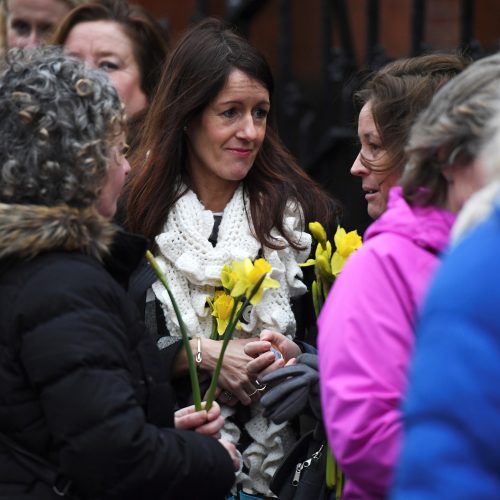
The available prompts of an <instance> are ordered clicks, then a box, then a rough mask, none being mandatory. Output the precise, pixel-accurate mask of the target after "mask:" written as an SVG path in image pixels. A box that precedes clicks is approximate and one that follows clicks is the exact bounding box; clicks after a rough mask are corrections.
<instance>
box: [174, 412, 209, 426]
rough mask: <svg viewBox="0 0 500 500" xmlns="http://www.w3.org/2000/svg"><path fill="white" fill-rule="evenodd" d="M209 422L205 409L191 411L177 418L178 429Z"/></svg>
mask: <svg viewBox="0 0 500 500" xmlns="http://www.w3.org/2000/svg"><path fill="white" fill-rule="evenodd" d="M206 422H207V412H206V411H205V410H202V411H197V412H195V413H189V414H188V415H184V416H182V417H179V418H176V419H175V427H176V428H177V429H195V428H197V427H199V426H200V425H203V424H205V423H206Z"/></svg>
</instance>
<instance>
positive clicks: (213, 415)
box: [207, 401, 220, 422]
mask: <svg viewBox="0 0 500 500" xmlns="http://www.w3.org/2000/svg"><path fill="white" fill-rule="evenodd" d="M219 416H220V406H219V403H217V401H214V402H213V403H212V407H211V408H210V410H208V413H207V420H208V421H209V422H211V421H212V420H215V419H217V418H218V417H219Z"/></svg>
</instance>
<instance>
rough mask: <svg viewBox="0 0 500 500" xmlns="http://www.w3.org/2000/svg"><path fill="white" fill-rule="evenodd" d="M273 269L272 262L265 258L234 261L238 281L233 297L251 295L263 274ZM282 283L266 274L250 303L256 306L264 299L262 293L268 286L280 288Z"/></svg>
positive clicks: (232, 293)
mask: <svg viewBox="0 0 500 500" xmlns="http://www.w3.org/2000/svg"><path fill="white" fill-rule="evenodd" d="M271 269H272V267H271V264H269V262H267V261H266V260H265V259H257V260H256V261H255V263H252V261H251V260H250V259H249V258H246V259H243V260H241V261H234V262H233V271H234V273H235V274H236V276H237V279H236V283H235V285H234V287H233V288H232V290H231V296H232V297H241V296H243V295H244V296H246V297H250V294H251V293H252V290H253V288H254V287H255V285H256V284H257V282H258V281H259V279H260V278H261V277H262V275H263V274H266V273H268V272H270V271H271ZM279 286H280V284H279V282H277V281H276V280H274V279H272V278H269V276H266V278H264V281H263V282H262V284H261V285H260V287H259V289H258V290H257V292H256V293H255V294H254V296H253V297H252V298H251V299H250V304H252V305H253V306H255V305H256V304H258V303H259V302H260V300H261V299H262V294H263V293H264V289H266V288H279Z"/></svg>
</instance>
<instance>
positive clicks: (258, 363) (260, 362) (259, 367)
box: [247, 351, 276, 378]
mask: <svg viewBox="0 0 500 500" xmlns="http://www.w3.org/2000/svg"><path fill="white" fill-rule="evenodd" d="M275 361H276V358H275V356H274V354H273V353H272V352H271V351H269V352H266V353H264V354H261V355H260V356H258V357H257V358H255V359H253V360H252V361H250V363H248V364H247V374H248V376H249V377H250V378H256V377H258V376H259V375H260V374H261V372H262V371H263V370H265V369H266V368H267V367H268V366H270V365H272V364H273V363H274V362H275Z"/></svg>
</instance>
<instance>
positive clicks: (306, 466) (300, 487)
mask: <svg viewBox="0 0 500 500" xmlns="http://www.w3.org/2000/svg"><path fill="white" fill-rule="evenodd" d="M321 434H324V433H323V432H322V431H321V432H318V426H317V427H316V429H314V430H311V431H309V432H307V433H306V434H304V435H303V436H302V437H301V438H300V439H299V440H298V441H297V442H296V443H295V445H294V447H293V448H292V449H291V450H290V451H289V453H288V454H287V456H286V457H285V459H284V461H283V462H282V463H281V465H280V466H279V467H278V469H277V470H276V472H275V473H274V476H273V479H272V481H271V484H270V489H271V491H272V492H273V493H274V494H275V495H277V496H278V498H279V500H323V499H328V498H329V496H330V495H331V494H332V493H333V491H334V490H330V489H328V488H327V486H326V460H327V453H328V443H327V441H326V439H323V436H321Z"/></svg>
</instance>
